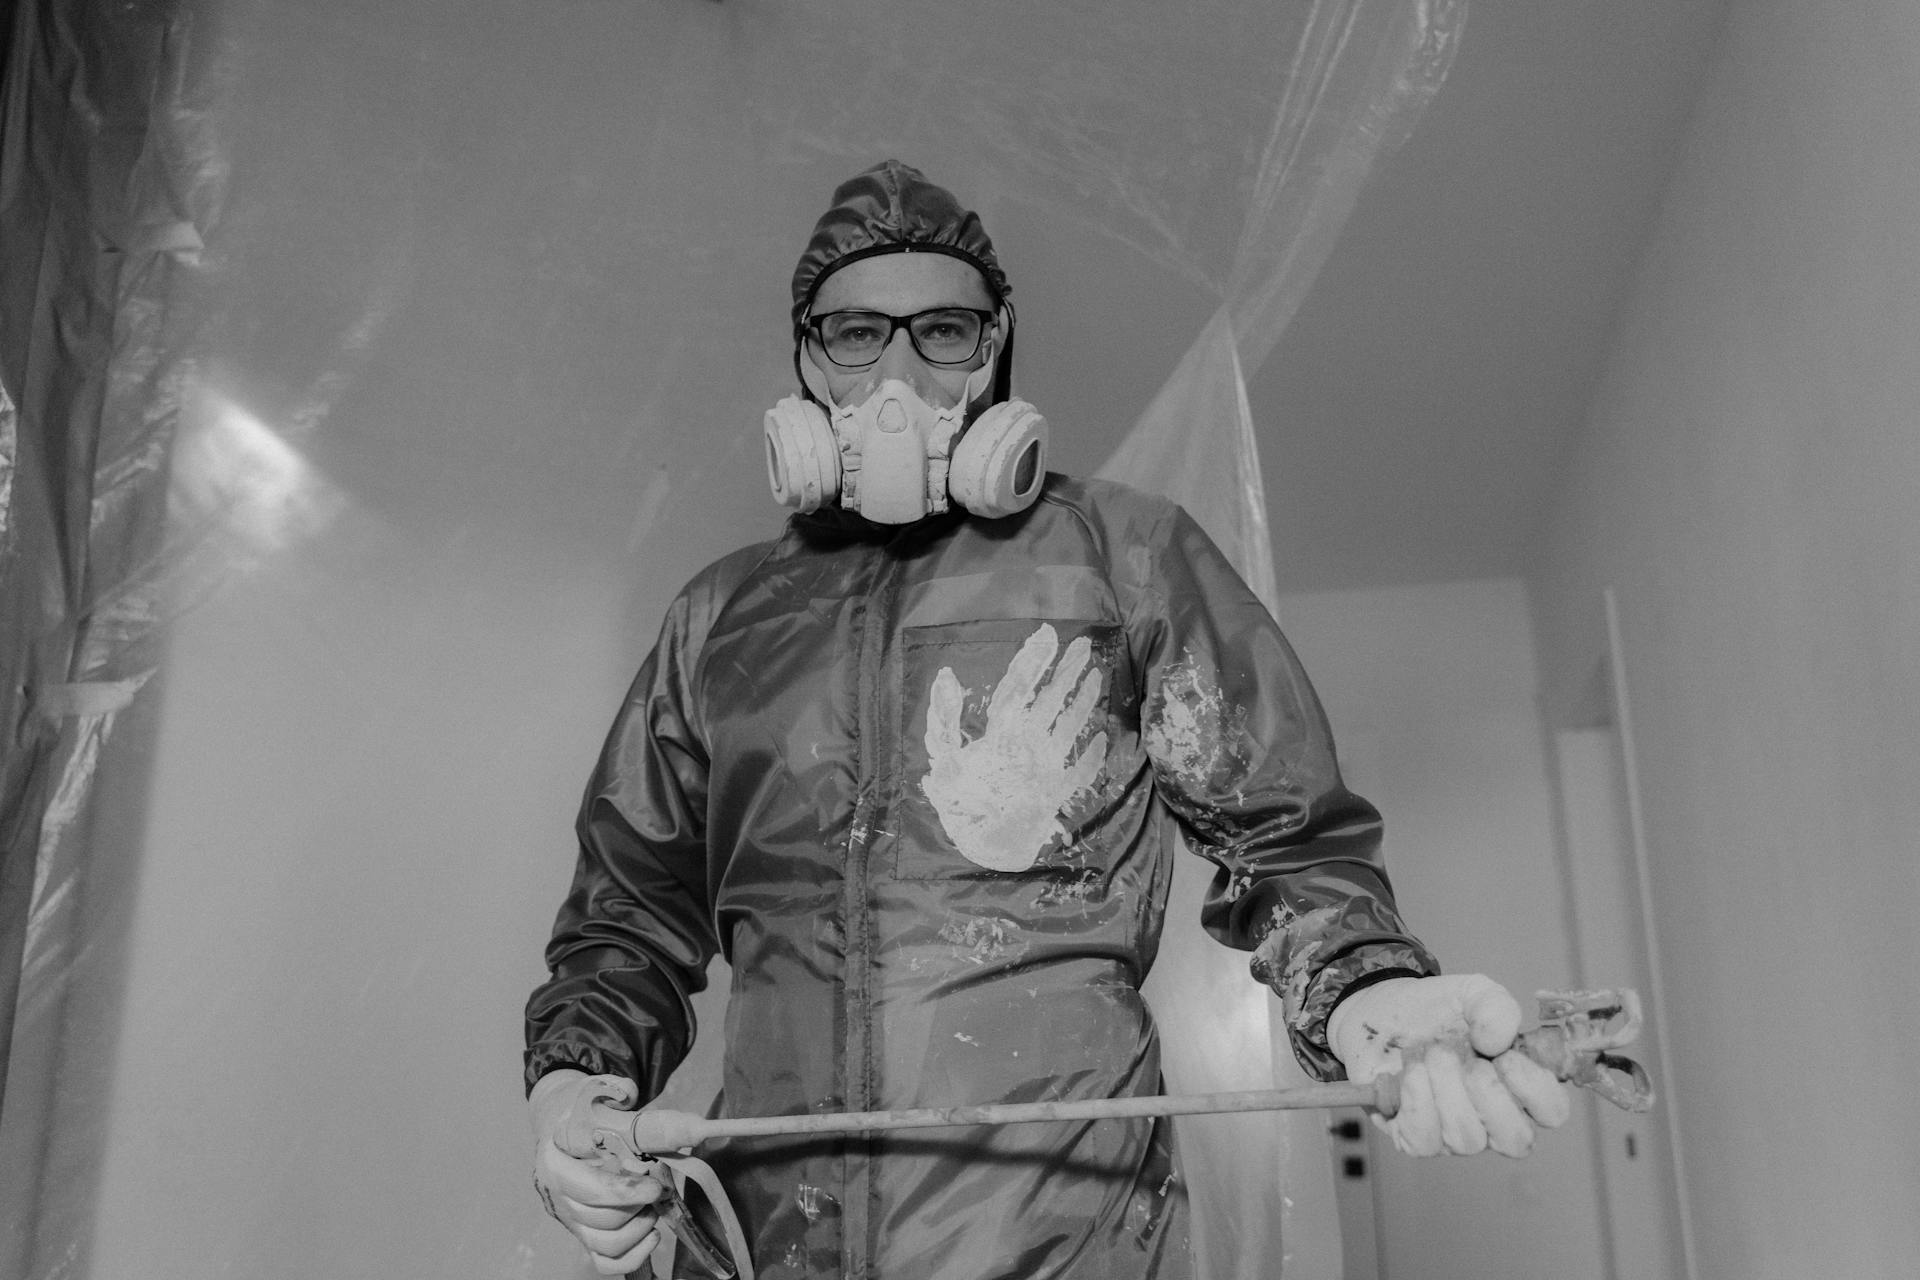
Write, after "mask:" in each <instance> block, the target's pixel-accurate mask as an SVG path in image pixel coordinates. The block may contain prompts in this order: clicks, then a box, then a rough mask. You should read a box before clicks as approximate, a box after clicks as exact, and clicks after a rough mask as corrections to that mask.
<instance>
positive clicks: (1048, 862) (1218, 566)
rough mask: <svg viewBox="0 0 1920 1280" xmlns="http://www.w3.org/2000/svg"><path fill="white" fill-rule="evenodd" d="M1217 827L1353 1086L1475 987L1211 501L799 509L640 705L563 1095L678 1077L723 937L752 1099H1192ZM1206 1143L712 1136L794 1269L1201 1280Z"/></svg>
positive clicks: (771, 1110) (600, 878)
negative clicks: (1403, 891)
mask: <svg viewBox="0 0 1920 1280" xmlns="http://www.w3.org/2000/svg"><path fill="white" fill-rule="evenodd" d="M909 172H911V171H909ZM823 225H824V222H823ZM1179 833H1184V835H1185V837H1186V842H1187V844H1188V845H1189V846H1190V847H1191V848H1192V849H1193V850H1194V851H1195V852H1196V853H1198V854H1199V855H1201V856H1204V857H1206V858H1208V859H1210V860H1211V861H1212V862H1214V863H1215V864H1216V865H1217V868H1218V870H1217V872H1216V874H1215V876H1214V881H1213V887H1212V890H1211V892H1210V894H1209V896H1208V899H1207V902H1206V905H1205V908H1204V911H1203V915H1202V924H1203V925H1204V927H1205V928H1206V929H1207V930H1208V931H1209V932H1210V933H1212V934H1213V935H1214V936H1215V937H1216V938H1218V939H1220V940H1221V941H1223V942H1225V943H1227V944H1229V945H1231V946H1235V947H1239V948H1242V949H1247V950H1250V951H1252V952H1253V959H1252V969H1253V973H1254V976H1255V977H1257V978H1259V979H1260V980H1262V981H1265V982H1267V983H1269V984H1270V985H1271V986H1272V987H1273V988H1274V990H1275V991H1277V992H1278V993H1279V995H1280V997H1281V999H1282V1002H1283V1005H1284V1010H1285V1017H1286V1022H1287V1026H1288V1029H1289V1032H1290V1034H1291V1037H1292V1040H1293V1044H1294V1046H1295V1051H1296V1053H1297V1055H1298V1056H1299V1057H1300V1059H1301V1061H1302V1062H1303V1063H1304V1064H1306V1066H1307V1067H1308V1069H1309V1070H1311V1071H1313V1072H1315V1073H1316V1074H1318V1075H1320V1076H1323V1077H1330V1076H1334V1075H1337V1074H1338V1072H1339V1065H1338V1062H1337V1061H1336V1059H1335V1058H1334V1057H1333V1056H1332V1055H1331V1053H1330V1052H1329V1050H1328V1048H1327V1044H1326V1039H1325V1022H1326V1017H1327V1013H1328V1011H1329V1010H1330V1009H1331V1007H1332V1005H1333V1004H1334V1003H1335V1001H1337V999H1338V998H1339V997H1340V996H1341V995H1342V994H1343V993H1344V992H1346V991H1347V990H1349V989H1351V988H1352V986H1353V984H1354V983H1356V982H1370V981H1373V980H1375V979H1376V978H1379V977H1384V976H1388V975H1393V974H1427V973H1433V972H1437V970H1438V966H1437V964H1436V963H1435V962H1434V960H1433V958H1432V957H1431V956H1430V955H1429V954H1428V953H1427V951H1426V950H1425V949H1424V948H1423V947H1422V946H1421V945H1420V944H1419V943H1418V942H1417V941H1416V940H1415V939H1413V938H1412V937H1410V936H1409V935H1408V933H1407V932H1406V930H1405V928H1404V926H1403V925H1402V923H1401V921H1400V919H1399V917H1398V915H1397V914H1396V912H1395V910H1394V907H1393V903H1392V898H1391V893H1390V890H1389V888H1388V884H1387V881H1386V879H1385V876H1384V874H1383V872H1382V870H1381V864H1380V819H1379V816H1378V814H1377V812H1376V811H1375V810H1374V809H1373V807H1372V806H1370V805H1369V804H1368V803H1367V802H1365V801H1364V800H1362V799H1360V798H1359V797H1357V796H1355V795H1354V794H1352V793H1351V792H1349V791H1348V790H1347V789H1346V788H1345V787H1344V786H1343V785H1342V783H1341V780H1340V776H1339V773H1338V770H1337V768H1336V765H1335V760H1334V754H1333V744H1332V740H1331V738H1330V736H1329V732H1328V727H1327V723H1326V719H1325V717H1324V715H1323V713H1322V711H1321V708H1320V706H1319V703H1318V701H1317V700H1316V698H1315V696H1314V694H1313V691H1312V689H1311V687H1310V686H1309V684H1308V682H1307V679H1306V677H1305V675H1304V673H1303V672H1302V670H1301V668H1300V666H1299V664H1298V662H1297V661H1296V659H1295V657H1294V654H1293V652H1292V650H1291V649H1290V648H1289V646H1288V644H1287V642H1286V640H1285V639H1284V637H1283V636H1282V634H1281V632H1280V630H1279V628H1278V627H1277V626H1276V624H1275V623H1274V621H1273V619H1272V617H1271V616H1270V615H1269V614H1268V612H1267V610H1266V609H1265V607H1264V606H1262V605H1261V604H1260V603H1259V601H1258V600H1257V599H1256V598H1255V597H1254V596H1253V594H1252V593H1251V591H1250V590H1249V589H1248V588H1247V586H1246V585H1245V584H1244V583H1243V582H1242V581H1241V579H1240V578H1239V576H1238V575H1237V574H1236V573H1235V572H1234V571H1233V569H1232V568H1231V567H1230V566H1229V565H1228V564H1227V562H1226V561H1225V559H1224V558H1223V557H1222V556H1221V554H1220V553H1219V551H1218V550H1217V549H1216V548H1215V547H1214V546H1213V544H1212V543H1211V542H1210V541H1209V540H1208V538H1207V537H1206V535H1205V534H1204V533H1202V532H1201V530H1200V529H1199V527H1198V526H1197V525H1196V524H1195V523H1194V522H1193V520H1192V519H1191V518H1190V517H1189V516H1188V515H1187V514H1186V513H1185V512H1184V511H1182V510H1181V509H1180V508H1178V507H1177V506H1175V505H1174V504H1172V503H1169V502H1167V501H1165V500H1162V499H1159V498H1154V497H1149V496H1147V495H1144V494H1142V493H1139V492H1135V491H1133V490H1130V489H1127V488H1124V487H1121V486H1117V485H1112V484H1106V483H1101V482H1092V481H1078V480H1072V479H1068V478H1066V477H1063V476H1059V475H1050V476H1049V477H1048V478H1047V482H1046V485H1045V487H1044V490H1043V491H1042V493H1041V496H1040V498H1039V500H1038V501H1037V502H1036V503H1035V504H1034V505H1033V506H1031V507H1029V508H1028V509H1026V510H1024V511H1021V512H1018V513H1017V514H1014V515H1010V516H1006V517H1003V518H998V519H982V518H979V517H977V516H971V515H968V514H967V513H965V512H962V511H958V510H954V511H949V512H945V513H942V514H936V515H932V516H928V517H926V518H924V519H921V520H919V521H916V522H913V523H909V524H905V525H879V524H875V523H872V522H870V521H868V520H866V519H864V518H862V517H860V516H858V515H855V514H852V513H850V512H847V511H843V510H840V509H837V508H832V507H828V508H824V509H822V510H819V511H815V512H813V513H811V514H805V515H795V516H793V517H791V518H790V520H789V522H788V524H787V526H786V528H785V531H784V532H783V534H782V535H781V536H780V537H779V538H777V539H776V540H774V541H772V542H770V543H765V544H760V545H756V546H752V547H748V548H745V549H743V550H741V551H738V552H736V553H734V554H732V555H730V556H727V557H726V558H724V559H722V560H720V561H718V562H717V563H715V564H714V565H712V566H710V567H709V568H708V569H707V570H705V571H704V572H702V573H701V574H699V575H698V576H697V577H696V578H695V579H694V580H693V581H692V582H691V583H690V584H689V585H688V586H687V587H686V588H685V589H684V590H683V591H682V593H681V594H680V595H679V597H678V598H677V599H676V600H675V601H674V603H673V605H672V606H671V608H670V609H669V610H668V613H667V617H666V621H665V623H664V625H663V628H662V630H661V634H660V637H659V641H658V643H657V646H656V647H655V649H654V651H653V653H652V654H651V655H650V656H649V657H648V659H647V660H646V663H645V665H644V666H643V667H642V669H641V671H640V673H639V676H638V678H637V679H636V681H635V683H634V685H633V687H632V690H631V692H630V694H629V696H628V698H627V701H626V703H625V705H624V707H623V709H622V710H621V712H620V714H619V717H618V719H617V721H616V723H615V725H614V727H613V730H612V732H611V735H610V736H609V738H608V741H607V743H606V746H605V749H604V751H603V754H602V756H601V759H600V762H599V764H598V767H597V768H596V770H595V772H594V774H593V777H592V779H591V781H590V783H589V786H588V789H587V794H586V798H585V801H584V804H583V807H582V810H581V814H580V819H579V823H578V834H579V838H580V857H579V862H578V866H577V870H576V873H575V878H574V881H573V885H572V888H571V891H570V893H569V895H568V897H567V899H566V901H565V903H564V905H563V907H562V909H561V911H560V914H559V919H558V921H557V924H556V927H555V931H554V934H553V938H552V941H551V943H550V944H549V947H548V951H547V960H548V964H549V966H550V968H551V974H552V976H551V978H550V979H549V980H548V981H547V982H546V983H545V984H544V985H542V986H541V987H539V988H538V989H537V990H536V991H535V992H534V993H533V996H532V998H531V1000H530V1001H529V1003H528V1007H527V1033H528V1050H527V1061H526V1069H527V1079H528V1082H529V1083H530V1084H531V1082H533V1081H535V1080H537V1079H538V1078H539V1077H540V1076H541V1075H542V1074H544V1073H546V1072H548V1071H551V1070H554V1069H556V1068H560V1067H577V1068H579V1069H581V1070H584V1071H587V1072H591V1073H599V1074H610V1075H618V1076H626V1077H630V1078H632V1079H633V1080H635V1081H636V1082H637V1083H638V1085H639V1088H640V1096H641V1097H642V1099H645V1098H649V1097H652V1096H655V1095H657V1094H658V1093H659V1091H660V1090H661V1089H662V1088H663V1087H664V1085H665V1083H666V1081H667V1078H668V1076H669V1074H670V1073H671V1072H672V1070H673V1068H674V1067H675V1065H676V1064H677V1063H678V1062H679V1061H680V1060H681V1058H682V1057H683V1055H684V1054H685V1052H686V1049H687V1047H688V1045H689V1043H690V1042H691V1038H692V1035H693V1027H692V1025H691V1017H690V1008H689V1003H688V997H689V994H690V993H691V992H693V991H695V990H697V989H698V988H699V987H700V986H701V985H702V984H703V982H704V970H705V967H706V965H707V963H708V961H709V960H710V959H711V958H712V956H713V955H714V954H715V953H716V951H717V952H719V953H721V954H723V955H724V956H725V957H726V959H727V960H728V962H729V963H730V964H731V966H732V974H733V979H732V981H733V986H732V990H731V993H730V1002H729V1005H728V1012H727V1026H726V1029H725V1032H726V1053H725V1060H724V1068H723V1084H724V1090H723V1093H722V1096H721V1098H720V1099H719V1101H718V1102H717V1104H716V1108H717V1114H722V1115H762V1114H792V1113H803V1112H808V1111H840V1110H853V1111H858V1110H869V1109H878V1108H891V1107H911V1106H951V1105H959V1104H964V1103H983V1102H996V1101H1035V1100H1047V1099H1064V1098H1098V1097H1117V1096H1131V1095H1140V1094H1149V1093H1154V1092H1158V1091H1159V1090H1160V1088H1161V1081H1160V1064H1159V1049H1158V1043H1157V1040H1156V1036H1155V1031H1154V1027H1153V1022H1152V1019H1151V1017H1150V1015H1149V1012H1148V1010H1147V1008H1146V1006H1145V1004H1144V1003H1143V1001H1142V999H1141V996H1140V991H1139V988H1140V984H1141V981H1142V979H1143V978H1144V977H1145V976H1146V973H1147V970H1148V968H1149V967H1150V966H1151V964H1152V962H1153V958H1154V953H1155V950H1156V948H1157V945H1158V940H1159V936H1160V930H1161V926H1162V915H1163V911H1164V905H1165V901H1166V893H1167V887H1168V883H1169V879H1170V876H1171V874H1172V859H1173V858H1174V857H1176V856H1184V855H1181V854H1179V852H1178V849H1179V844H1180V842H1179V841H1178V840H1177V839H1176V835H1177V834H1179ZM1177 923H1178V927H1191V925H1190V923H1188V922H1177ZM708 1034H711V1031H709V1032H708ZM1170 1146H1171V1144H1170V1142H1169V1141H1168V1140H1167V1135H1166V1132H1165V1129H1164V1122H1161V1123H1158V1124H1156V1123H1155V1122H1152V1121H1145V1120H1143V1121H1101V1122H1096V1123H1049V1124H1035V1125H1020V1126H1010V1127H1006V1128H1001V1129H997V1130H991V1131H977V1130H969V1129H942V1130H922V1131H915V1132H911V1133H908V1134H906V1135H874V1136H869V1137H859V1138H828V1139H822V1138H808V1139H799V1138H794V1139H758V1140H751V1141H749V1140H737V1141H734V1142H732V1143H728V1144H723V1145H720V1146H717V1147H715V1148H712V1149H708V1150H706V1151H704V1152H703V1154H705V1155H707V1157H708V1158H709V1159H710V1161H711V1162H712V1164H713V1165H714V1167H715V1168H716V1169H717V1170H718V1171H719V1173H720V1174H721V1177H722V1179H723V1180H724V1181H725V1182H726V1183H727V1185H728V1187H729V1190H730V1192H731V1194H732V1196H733V1200H734V1204H735V1206H736V1208H737V1209H738V1211H739V1213H740V1215H741V1218H742V1220H743V1223H744V1224H745V1227H746V1231H747V1236H748V1240H749V1243H750V1244H751V1246H752V1252H753V1257H754V1261H755V1265H756V1267H757V1268H758V1269H759V1274H760V1275H761V1276H763V1277H768V1278H769V1280H784V1278H789V1277H802V1276H808V1277H812V1276H822V1277H824V1276H833V1277H842V1276H844V1277H859V1278H861V1280H907V1278H911V1280H1014V1278H1016V1277H1017V1278H1018V1280H1134V1278H1139V1280H1146V1278H1148V1277H1159V1278H1161V1280H1174V1278H1176V1277H1184V1276H1186V1275H1187V1273H1188V1262H1187V1256H1186V1220H1185V1202H1184V1197H1183V1194H1182V1192H1181V1188H1180V1182H1179V1179H1178V1176H1177V1174H1176V1171H1175V1164H1174V1161H1173V1158H1172V1153H1171V1150H1170ZM1276 1261H1277V1260H1276Z"/></svg>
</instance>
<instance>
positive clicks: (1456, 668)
mask: <svg viewBox="0 0 1920 1280" xmlns="http://www.w3.org/2000/svg"><path fill="white" fill-rule="evenodd" d="M1280 605H1281V607H1280V624H1281V626H1282V627H1283V628H1284V629H1285V630H1286V632H1287V634H1288V636H1289V638H1290V639H1292V641H1293V642H1294V646H1295V648H1296V649H1297V650H1298V651H1299V653H1300V656H1301V660H1302V661H1303V662H1304V663H1305V664H1306V668H1307V672H1308V674H1309V675H1310V676H1311V677H1312V679H1313V682H1314V687H1315V688H1316V689H1318V690H1319V691H1320V695H1321V698H1322V700H1323V701H1324V702H1325V703H1326V705H1327V711H1328V714H1329V716H1330V717H1331V718H1332V721H1333V727H1334V738H1335V741H1336V742H1337V743H1338V744H1339V747H1340V755H1341V759H1342V761H1343V762H1344V766H1345V768H1346V771H1347V773H1348V775H1349V781H1350V782H1351V783H1352V784H1353V786H1354V788H1355V790H1358V791H1360V792H1361V793H1362V794H1364V795H1366V796H1367V797H1368V798H1369V799H1371V800H1373V801H1374V802H1375V803H1376V804H1378V805H1379V806H1380V808H1381V810H1382V811H1383V812H1384V813H1385V815H1386V820H1387V868H1388V871H1389V873H1390V874H1391V875H1392V877H1393V884H1394V889H1395V893H1396V896H1397V897H1398V900H1399V902H1400V905H1401V908H1402V910H1403V912H1404V914H1405V915H1406V917H1407V920H1408V922H1409V924H1410V925H1411V926H1412V927H1413V929H1414V931H1415V932H1416V933H1417V934H1419V935H1420V936H1421V938H1422V939H1424V940H1425V941H1426V942H1427V943H1428V944H1429V945H1431V946H1432V947H1433V949H1434V950H1435V951H1436V952H1437V953H1438V954H1439V957H1440V961H1441V964H1442V965H1443V966H1445V968H1446V969H1447V970H1448V971H1449V972H1453V973H1472V972H1484V973H1488V974H1491V975H1492V976H1493V977H1495V978H1497V979H1499V980H1500V981H1501V982H1503V983H1505V984H1506V985H1507V986H1508V987H1509V988H1511V989H1512V990H1513V991H1514V992H1515V993H1516V994H1517V995H1519V996H1520V997H1521V999H1522V1000H1523V1001H1527V1000H1530V999H1531V997H1532V994H1533V992H1535V991H1536V990H1540V989H1555V988H1565V987H1568V986H1570V985H1571V984H1572V974H1573V961H1572V956H1571V951H1570V947H1569V944H1568V940H1567V931H1566V927H1565V916H1564V891H1563V884H1562V877H1561V873H1560V870H1559V861H1558V857H1557V853H1556V850H1557V848H1558V838H1557V836H1556V834H1555V833H1556V827H1555V815H1554V802H1553V790H1552V786H1551V783H1550V781H1549V773H1548V769H1549V766H1548V761H1547V754H1546V750H1545V744H1544V739H1543V737H1542V732H1541V720H1540V714H1539V707H1538V703H1537V701H1536V670H1535V664H1534V653H1533V639H1532V634H1531V631H1530V627H1529V621H1528V604H1527V597H1526V592H1525V589H1524V587H1523V586H1522V584H1521V583H1520V582H1519V581H1518V580H1516V579H1508V580H1499V581H1484V582H1464V583H1451V584H1434V585H1426V586H1411V587H1397V588H1389V589H1381V590H1368V591H1347V592H1326V593H1314V594H1310V595H1294V596H1287V597H1284V598H1283V599H1282V600H1281V602H1280ZM1588 1125H1589V1116H1588V1109H1587V1108H1586V1107H1584V1106H1578V1107H1576V1108H1575V1109H1574V1119H1573V1120H1572V1121H1571V1122H1570V1123H1569V1124H1568V1126H1567V1127H1566V1128H1564V1129H1561V1130H1559V1131H1557V1132H1551V1133H1546V1134H1543V1135H1542V1136H1541V1138H1540V1140H1539V1141H1538V1142H1537V1143H1536V1145H1535V1148H1534V1152H1533V1154H1532V1155H1530V1156H1529V1157H1527V1158H1526V1159H1525V1160H1518V1161H1515V1160H1508V1159H1505V1158H1503V1157H1500V1156H1494V1155H1487V1156H1482V1157H1479V1158H1477V1159H1473V1160H1456V1159H1444V1160H1443V1159H1433V1160H1414V1159H1412V1158H1410V1157H1405V1156H1401V1155H1399V1154H1398V1153H1396V1152H1394V1151H1393V1150H1392V1149H1391V1147H1390V1146H1389V1147H1387V1148H1386V1149H1385V1150H1384V1151H1379V1152H1378V1153H1377V1155H1376V1158H1375V1159H1374V1160H1373V1171H1374V1175H1373V1176H1374V1178H1375V1181H1376V1200H1377V1202H1378V1205H1379V1219H1380V1223H1381V1237H1382V1239H1381V1245H1382V1257H1381V1262H1382V1269H1383V1272H1384V1274H1385V1276H1387V1277H1388V1278H1389V1280H1415V1278H1416V1277H1417V1278H1418V1280H1455V1278H1457V1280H1484V1278H1485V1277H1496V1276H1502V1277H1503V1276H1552V1277H1555V1280H1585V1278H1587V1277H1592V1278H1594V1280H1598V1277H1600V1276H1601V1275H1602V1274H1603V1273H1602V1270H1601V1266H1602V1252H1601V1243H1600V1235H1599V1232H1600V1226H1599V1216H1598V1208H1597V1201H1596V1191H1595V1185H1594V1172H1593V1163H1592V1160H1593V1154H1592V1146H1591V1135H1590V1133H1589V1130H1588Z"/></svg>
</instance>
